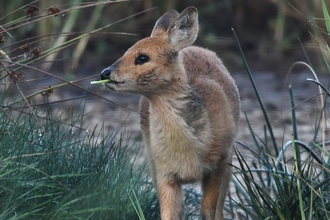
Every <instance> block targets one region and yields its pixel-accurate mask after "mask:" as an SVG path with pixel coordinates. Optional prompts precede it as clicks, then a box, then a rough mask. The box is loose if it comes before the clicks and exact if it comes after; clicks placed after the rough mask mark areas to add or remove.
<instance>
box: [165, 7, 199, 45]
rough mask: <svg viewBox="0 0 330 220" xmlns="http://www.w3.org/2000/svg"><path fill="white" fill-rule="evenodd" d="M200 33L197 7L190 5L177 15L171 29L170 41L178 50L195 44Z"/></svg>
mask: <svg viewBox="0 0 330 220" xmlns="http://www.w3.org/2000/svg"><path fill="white" fill-rule="evenodd" d="M197 34H198V12H197V9H196V8H195V7H188V8H186V9H185V10H183V11H182V12H181V14H180V15H179V16H178V17H177V19H176V21H175V23H174V25H173V26H172V28H171V29H170V30H169V34H168V41H169V42H170V43H171V44H172V46H173V47H174V48H175V49H176V50H177V51H179V50H181V49H182V48H184V47H187V46H189V45H191V44H193V43H194V42H195V40H196V38H197Z"/></svg>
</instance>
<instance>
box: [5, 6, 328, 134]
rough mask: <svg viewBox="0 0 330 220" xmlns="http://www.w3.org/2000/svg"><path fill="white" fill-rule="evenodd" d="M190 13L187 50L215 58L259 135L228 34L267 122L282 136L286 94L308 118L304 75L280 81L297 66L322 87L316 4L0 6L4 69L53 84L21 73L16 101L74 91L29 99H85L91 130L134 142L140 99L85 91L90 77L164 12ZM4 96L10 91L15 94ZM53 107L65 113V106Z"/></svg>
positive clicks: (323, 51) (324, 53) (321, 34)
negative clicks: (192, 23)
mask: <svg viewBox="0 0 330 220" xmlns="http://www.w3.org/2000/svg"><path fill="white" fill-rule="evenodd" d="M324 2H325V4H330V3H329V1H324ZM190 5H193V6H195V7H197V9H198V11H199V24H200V31H199V36H198V38H197V41H196V42H195V45H198V46H202V47H206V48H209V49H210V50H213V51H215V52H216V53H217V54H218V55H219V57H220V58H221V59H222V60H223V62H224V63H225V65H226V66H227V68H228V69H229V71H230V72H231V73H232V75H233V77H234V78H235V80H236V83H237V84H238V87H239V89H240V93H241V99H242V110H243V111H244V112H246V113H247V114H248V115H249V116H250V117H252V118H253V119H254V120H251V121H252V122H251V123H252V124H256V125H257V126H259V127H260V131H261V132H262V125H260V124H263V122H261V121H260V119H262V117H261V116H260V115H261V113H260V108H258V103H257V102H256V96H255V93H254V91H253V89H252V86H251V83H250V81H249V80H248V76H247V72H246V68H245V65H244V63H243V59H242V56H241V55H240V53H239V50H238V46H237V42H236V40H235V37H234V33H233V31H232V29H234V30H235V32H236V34H237V37H238V40H239V43H240V45H241V46H242V49H243V52H244V54H245V56H246V59H247V62H248V65H249V67H250V69H251V71H252V72H253V74H254V77H255V81H256V82H257V85H258V86H259V89H260V93H261V94H262V96H263V99H264V101H265V104H266V108H267V110H268V111H269V113H270V114H271V113H273V122H274V123H278V124H279V126H280V127H281V128H282V127H283V126H284V125H285V123H286V122H285V120H289V119H287V116H288V114H287V113H285V112H286V110H288V109H289V105H288V104H287V103H288V100H289V98H288V96H287V92H286V91H287V88H288V85H289V84H292V85H294V89H295V92H296V93H295V95H296V98H297V100H298V103H299V102H303V103H302V105H300V106H302V107H301V108H302V112H303V113H304V115H310V114H311V112H312V111H314V108H315V102H316V100H317V98H314V99H312V101H310V102H309V103H307V102H305V101H304V100H305V99H306V98H308V97H310V96H313V94H315V92H316V91H317V89H316V86H315V85H314V84H312V83H307V82H306V78H308V77H311V76H312V75H311V73H310V71H309V69H308V68H307V67H306V66H304V65H296V66H295V67H294V68H293V71H292V72H293V73H295V74H291V75H290V77H289V74H288V73H289V69H290V67H291V66H292V65H293V64H294V63H295V62H297V61H303V62H306V63H308V64H310V65H311V66H312V67H313V68H314V70H315V71H316V73H317V74H318V75H319V77H321V79H322V80H328V75H327V74H326V71H327V68H326V66H327V60H328V57H329V53H328V47H327V41H328V34H327V31H326V25H325V20H324V15H323V10H322V9H323V8H322V1H320V0H290V1H285V0H189V1H188V0H181V1H175V0H168V1H161V0H141V1H136V0H131V1H87V0H48V1H45V0H39V1H31V0H20V1H12V0H1V3H0V25H1V26H0V27H1V29H0V40H1V39H2V40H1V42H2V43H0V49H1V50H2V51H3V53H5V54H6V55H7V56H8V57H10V59H11V61H12V62H16V63H21V64H25V65H28V66H32V67H34V68H37V69H38V70H42V71H46V72H47V73H51V74H53V75H49V74H45V73H44V72H41V71H36V70H35V69H31V68H26V67H23V66H20V68H22V69H23V70H24V72H25V76H24V80H22V83H21V89H22V91H23V92H24V94H25V95H29V94H31V93H32V94H34V93H35V92H36V91H40V90H42V89H43V88H46V87H48V86H51V87H52V88H54V87H56V86H57V85H59V84H60V83H63V81H64V82H69V81H73V82H74V83H73V84H75V85H78V86H79V87H77V86H72V85H69V86H58V87H59V88H61V89H57V90H54V91H52V93H51V94H49V95H47V96H46V98H45V96H40V95H39V96H34V97H33V99H34V100H35V102H42V101H45V100H46V101H59V100H65V99H71V98H74V97H77V96H81V95H84V96H86V97H87V100H88V101H87V105H86V106H87V112H88V113H90V114H89V119H90V124H92V125H95V124H96V123H98V122H100V121H101V122H105V123H107V125H106V127H107V128H108V129H109V130H112V131H113V130H116V129H118V127H126V130H127V129H128V130H132V131H134V132H136V133H138V134H139V123H138V98H139V97H138V96H134V95H129V94H119V93H115V92H110V91H107V90H105V89H102V88H101V86H95V85H92V86H91V85H90V84H89V82H90V81H91V80H96V79H98V78H99V76H98V74H99V73H100V72H101V71H102V70H103V69H104V68H105V67H107V66H109V65H111V64H112V63H113V62H114V61H115V60H117V59H118V58H119V57H121V56H122V55H123V53H124V52H125V51H126V50H127V49H128V48H129V47H131V46H132V45H133V44H134V43H135V42H136V41H138V40H139V39H142V38H144V37H147V36H149V35H150V33H151V30H152V28H153V25H154V24H155V22H156V20H157V19H158V18H159V17H160V16H161V15H162V14H163V13H165V12H166V11H167V10H169V9H176V10H177V11H179V12H180V11H182V10H183V9H184V8H186V7H187V6H190ZM26 46H28V49H26V48H25V50H24V47H26ZM325 61H326V62H325ZM11 65H15V64H14V63H12V64H11ZM0 71H1V70H0ZM3 72H4V71H3V69H2V72H1V74H2V75H4V73H3ZM54 76H56V77H54ZM92 76H95V77H94V78H92V79H90V78H89V79H86V80H83V79H84V78H88V77H92ZM292 79H293V80H292ZM11 89H12V90H13V93H14V91H16V89H15V87H14V86H11ZM9 91H10V88H9ZM16 92H17V91H16ZM47 94H48V93H47ZM95 94H96V95H95ZM100 97H102V98H103V99H102V100H100ZM306 103H307V104H306ZM304 105H307V107H303V106H304ZM60 106H66V104H65V102H61V105H60ZM283 114H284V115H283ZM109 118H111V122H109V120H108V119H109ZM305 119H306V117H301V120H305ZM302 123H303V124H308V123H309V122H308V121H303V122H302ZM283 124H284V125H283ZM243 125H244V123H243ZM243 129H244V128H243ZM286 133H287V134H289V135H290V133H289V132H286ZM242 134H244V132H242ZM138 136H139V135H138ZM243 136H244V135H243ZM279 136H281V134H279ZM242 139H244V137H242Z"/></svg>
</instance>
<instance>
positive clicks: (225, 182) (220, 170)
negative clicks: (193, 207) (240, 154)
mask: <svg viewBox="0 0 330 220" xmlns="http://www.w3.org/2000/svg"><path fill="white" fill-rule="evenodd" d="M229 162H230V161H228V160H223V161H220V162H219V163H218V166H217V168H216V169H215V170H214V171H213V172H211V173H209V174H208V175H206V176H205V177H204V178H203V180H202V189H203V197H202V204H201V218H202V219H203V220H222V219H223V207H224V203H225V199H226V196H227V191H228V187H229V181H230V178H231V169H230V166H229V164H228V163H229Z"/></svg>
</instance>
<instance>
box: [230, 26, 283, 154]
mask: <svg viewBox="0 0 330 220" xmlns="http://www.w3.org/2000/svg"><path fill="white" fill-rule="evenodd" d="M232 31H233V33H234V37H235V40H236V43H237V45H238V48H239V52H240V54H241V56H242V59H243V62H244V65H245V68H246V70H247V72H248V76H249V79H250V81H251V84H252V86H253V89H254V91H255V93H256V96H257V99H258V102H259V105H260V107H261V110H262V113H263V116H264V118H265V121H266V124H267V128H268V130H269V133H270V136H271V140H272V143H273V145H274V150H275V153H276V156H278V154H279V150H278V147H277V143H276V139H275V135H274V132H273V128H272V126H271V124H270V121H269V118H268V115H267V112H266V109H265V106H264V104H263V101H262V99H261V97H260V94H259V91H258V88H257V86H256V84H255V82H254V79H253V76H252V73H251V71H250V68H249V65H248V63H247V61H246V59H245V56H244V53H243V50H242V47H241V45H240V43H239V40H238V37H237V35H236V32H235V30H234V29H232Z"/></svg>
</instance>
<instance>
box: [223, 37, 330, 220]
mask: <svg viewBox="0 0 330 220" xmlns="http://www.w3.org/2000/svg"><path fill="white" fill-rule="evenodd" d="M234 35H235V37H236V40H237V42H238V47H239V50H240V53H241V56H242V58H243V61H244V63H245V66H246V70H247V72H248V75H249V78H250V81H251V83H252V86H253V88H254V91H255V93H256V96H257V98H258V101H259V104H260V108H261V110H262V112H263V116H264V120H265V124H266V126H265V127H264V129H265V137H264V138H262V137H259V136H257V135H256V134H255V133H254V132H253V128H252V127H251V126H250V123H249V119H248V117H247V116H246V120H247V122H248V124H249V129H250V132H251V136H252V140H254V145H253V146H248V145H247V144H245V143H241V142H238V146H239V147H238V148H236V149H235V155H236V158H237V161H238V165H237V166H234V170H235V171H234V175H233V181H234V184H235V187H236V194H237V198H236V199H233V201H232V203H231V204H233V206H234V207H230V210H235V211H232V213H231V214H232V216H233V217H234V216H236V217H239V219H283V220H285V219H329V218H330V211H329V210H330V193H329V192H330V181H329V180H330V159H329V158H330V153H329V150H327V149H328V148H327V147H326V146H327V145H329V142H328V141H327V140H326V139H325V124H326V120H327V119H326V117H325V111H327V110H328V107H327V105H326V103H327V102H326V101H327V99H328V98H329V91H328V90H327V88H328V87H329V85H328V86H325V85H323V84H322V83H321V82H319V81H318V80H317V78H316V80H311V79H307V81H309V82H314V83H315V84H316V86H319V89H320V93H319V96H320V99H321V105H320V106H321V109H320V114H319V115H320V117H319V119H318V120H317V122H316V124H315V129H314V132H315V133H314V137H315V138H314V140H311V143H310V144H307V143H304V142H302V141H299V139H298V137H299V133H298V127H297V123H296V122H297V117H296V114H295V109H296V107H297V105H295V102H294V93H293V89H292V87H291V86H290V87H289V93H290V99H291V100H290V105H291V113H292V114H291V116H292V118H291V121H292V130H293V133H292V140H290V141H288V142H287V143H285V144H284V145H281V144H280V143H277V140H276V138H275V136H274V135H273V131H272V125H271V123H270V121H269V117H268V114H267V111H266V110H265V107H264V104H263V101H262V99H261V96H260V94H259V92H258V88H257V85H256V84H255V83H254V80H253V76H252V73H251V71H250V69H249V66H248V63H247V61H246V59H245V56H244V53H243V51H242V49H241V47H240V44H239V41H238V39H237V36H236V34H235V32H234ZM302 64H303V65H305V66H307V67H308V68H309V69H310V70H311V71H312V72H313V74H314V75H315V73H314V71H313V69H312V68H311V67H310V66H309V65H308V64H306V63H302ZM294 65H295V64H294ZM326 65H327V66H328V63H326ZM315 77H316V75H315ZM322 90H323V91H324V92H325V93H324V94H323V92H322ZM323 95H326V98H323ZM320 130H322V134H321V136H322V138H321V141H320V142H318V140H317V139H316V137H318V132H319V131H320ZM267 134H269V137H267ZM282 142H283V140H282ZM269 143H271V144H269ZM290 147H291V148H290ZM239 149H241V150H243V151H244V152H248V153H244V154H243V153H241V152H240V150H239ZM289 149H291V151H292V152H293V158H292V157H290V156H289V157H286V156H285V151H288V150H289ZM272 151H274V152H275V155H273V154H272V153H271V152H272ZM303 154H304V155H305V157H304V159H302V158H303V157H302V155H303ZM227 209H228V208H227ZM239 210H243V212H240V211H239Z"/></svg>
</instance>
